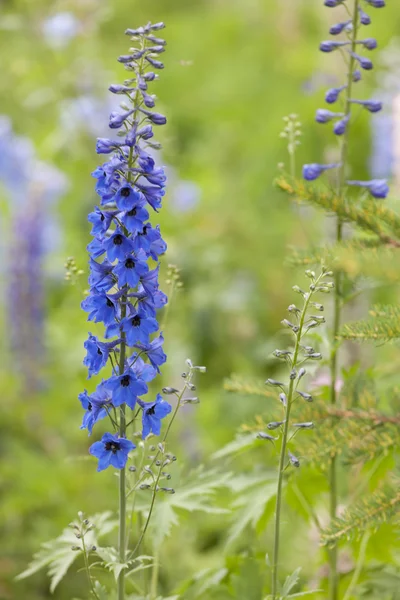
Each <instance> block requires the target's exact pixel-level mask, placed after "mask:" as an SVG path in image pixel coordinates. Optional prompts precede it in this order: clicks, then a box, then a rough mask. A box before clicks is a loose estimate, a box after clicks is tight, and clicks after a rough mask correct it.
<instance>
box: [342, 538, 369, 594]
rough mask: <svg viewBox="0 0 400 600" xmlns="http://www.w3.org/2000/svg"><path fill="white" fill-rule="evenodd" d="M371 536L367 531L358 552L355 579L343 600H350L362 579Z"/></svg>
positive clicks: (352, 580) (353, 578)
mask: <svg viewBox="0 0 400 600" xmlns="http://www.w3.org/2000/svg"><path fill="white" fill-rule="evenodd" d="M370 536H371V532H369V531H366V532H365V533H364V535H363V538H362V540H361V544H360V550H359V552H358V559H357V564H356V568H355V569H354V573H353V577H352V578H351V581H350V585H349V587H348V588H347V590H346V593H345V595H344V596H343V600H350V598H351V595H352V593H353V590H354V588H355V587H356V585H357V583H358V579H359V577H360V574H361V571H362V568H363V566H364V561H365V555H366V553H367V545H368V540H369V538H370Z"/></svg>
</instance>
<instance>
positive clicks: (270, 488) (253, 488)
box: [226, 475, 276, 546]
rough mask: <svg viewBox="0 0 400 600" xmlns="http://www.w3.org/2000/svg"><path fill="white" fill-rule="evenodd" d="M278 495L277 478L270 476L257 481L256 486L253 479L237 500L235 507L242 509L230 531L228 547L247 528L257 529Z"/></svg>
mask: <svg viewBox="0 0 400 600" xmlns="http://www.w3.org/2000/svg"><path fill="white" fill-rule="evenodd" d="M275 494H276V477H275V476H271V475H269V476H268V477H267V478H266V477H265V476H264V478H262V479H257V480H256V484H255V485H254V484H253V485H252V483H251V478H250V480H249V485H248V486H247V487H246V488H244V490H243V491H242V493H241V494H240V495H239V497H238V498H237V499H236V500H235V502H234V504H233V506H234V507H235V508H238V507H240V508H242V510H241V511H240V512H239V514H238V516H237V518H236V520H235V522H234V524H233V526H232V527H231V529H230V533H229V536H228V540H227V542H226V545H227V546H230V545H231V544H232V543H233V542H234V541H235V540H237V539H238V537H239V536H240V535H242V533H243V532H244V530H245V529H246V528H247V527H253V528H256V526H257V524H258V522H259V521H260V519H261V518H262V517H263V515H264V512H265V510H266V509H267V505H268V503H269V502H270V500H271V499H272V498H273V497H274V496H275Z"/></svg>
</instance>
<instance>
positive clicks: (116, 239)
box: [113, 233, 123, 246]
mask: <svg viewBox="0 0 400 600" xmlns="http://www.w3.org/2000/svg"><path fill="white" fill-rule="evenodd" d="M122 241H123V238H122V235H121V234H120V233H117V235H114V239H113V244H114V245H115V246H120V245H121V244H122Z"/></svg>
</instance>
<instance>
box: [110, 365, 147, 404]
mask: <svg viewBox="0 0 400 600" xmlns="http://www.w3.org/2000/svg"><path fill="white" fill-rule="evenodd" d="M104 386H105V387H106V388H107V389H108V390H110V391H111V392H112V403H113V405H114V406H121V404H126V405H127V406H129V407H130V408H131V409H132V410H133V409H134V408H135V404H136V401H137V398H138V396H141V395H142V394H146V393H147V390H148V388H147V385H146V384H145V383H144V381H141V380H140V379H138V378H137V377H136V373H135V372H134V371H133V369H130V368H128V369H127V370H126V371H125V372H124V373H123V374H122V375H114V376H113V377H111V378H110V379H108V380H106V381H105V382H104Z"/></svg>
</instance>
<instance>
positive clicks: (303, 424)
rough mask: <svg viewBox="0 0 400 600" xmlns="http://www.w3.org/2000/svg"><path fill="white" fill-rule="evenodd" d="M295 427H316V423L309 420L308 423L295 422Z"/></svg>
mask: <svg viewBox="0 0 400 600" xmlns="http://www.w3.org/2000/svg"><path fill="white" fill-rule="evenodd" d="M293 427H297V428H298V429H314V423H312V422H311V421H309V422H308V423H293Z"/></svg>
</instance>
